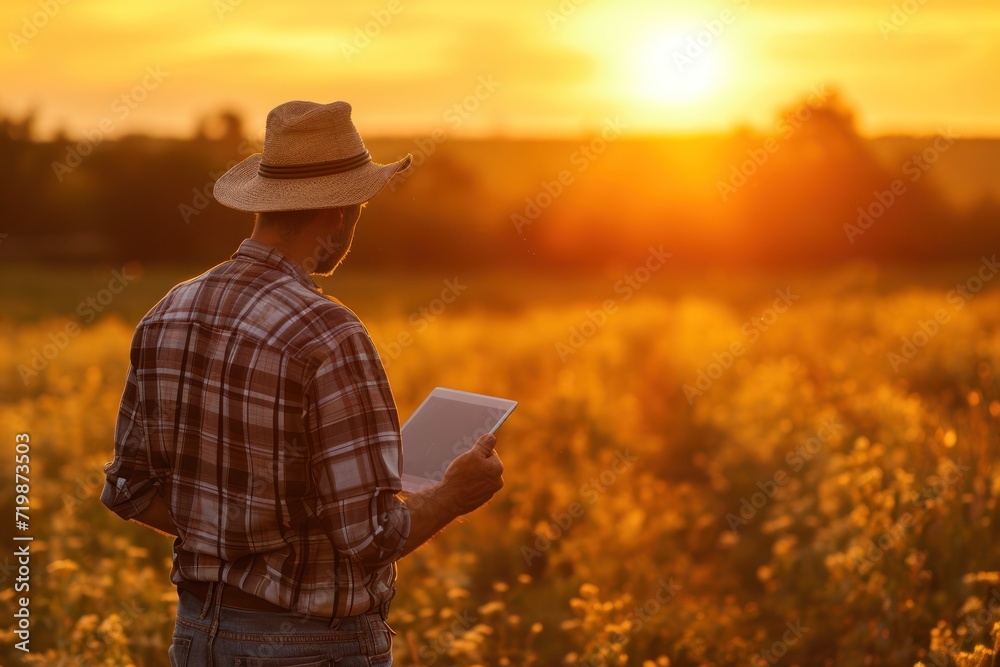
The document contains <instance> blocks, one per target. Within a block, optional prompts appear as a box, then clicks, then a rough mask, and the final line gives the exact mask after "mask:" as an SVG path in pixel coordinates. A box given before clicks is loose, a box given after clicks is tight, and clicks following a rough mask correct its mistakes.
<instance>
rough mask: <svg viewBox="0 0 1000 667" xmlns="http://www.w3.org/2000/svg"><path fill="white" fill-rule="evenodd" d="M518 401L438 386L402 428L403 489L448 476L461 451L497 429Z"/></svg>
mask: <svg viewBox="0 0 1000 667" xmlns="http://www.w3.org/2000/svg"><path fill="white" fill-rule="evenodd" d="M516 405H517V401H510V400H507V399H506V398H496V397H494V396H485V395H483V394H473V393H470V392H468V391H459V390H458V389H445V388H443V387H435V388H434V390H433V391H432V392H431V393H430V394H429V395H428V396H427V398H425V399H424V402H423V403H421V404H420V405H419V406H418V407H417V409H416V410H415V411H414V412H413V414H412V415H411V416H410V418H409V419H407V420H406V423H405V424H403V427H402V429H400V435H401V436H402V440H403V474H402V482H403V491H406V492H414V491H422V490H424V489H428V488H430V487H432V486H434V485H435V484H437V483H438V482H440V481H441V480H442V479H443V478H444V471H445V470H447V468H448V465H449V464H450V463H451V462H452V461H454V460H455V457H457V456H458V455H459V454H461V453H463V452H465V451H468V449H469V448H470V447H472V445H474V444H475V443H476V440H478V439H479V436H481V435H483V434H484V433H494V432H496V430H497V429H498V428H500V425H501V424H503V422H504V420H505V419H507V416H508V415H509V414H510V413H511V412H513V410H514V407H515V406H516Z"/></svg>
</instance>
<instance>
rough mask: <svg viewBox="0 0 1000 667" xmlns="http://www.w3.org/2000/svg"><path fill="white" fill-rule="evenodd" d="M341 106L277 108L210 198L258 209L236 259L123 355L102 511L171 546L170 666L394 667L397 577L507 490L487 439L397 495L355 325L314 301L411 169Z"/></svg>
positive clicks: (176, 293) (166, 308)
mask: <svg viewBox="0 0 1000 667" xmlns="http://www.w3.org/2000/svg"><path fill="white" fill-rule="evenodd" d="M350 114H351V107H350V106H349V105H348V104H346V103H345V102H334V103H332V104H326V105H321V104H315V103H311V102H289V103H286V104H282V105H280V106H278V107H277V108H275V109H273V110H272V111H271V112H270V114H268V117H267V125H266V131H265V137H264V151H263V154H256V155H253V156H250V157H249V158H247V159H246V160H244V161H243V162H241V163H240V164H238V165H236V166H235V167H233V168H232V169H231V170H230V171H228V172H227V173H226V174H224V175H223V176H222V177H221V178H220V179H219V180H218V182H217V183H216V184H215V197H216V199H217V200H218V201H219V202H221V203H222V204H225V205H226V206H230V207H232V208H235V209H238V210H241V211H250V212H257V218H256V222H255V225H254V229H253V233H252V235H251V236H250V238H249V239H246V240H244V241H243V243H242V244H241V245H240V247H239V249H238V250H237V251H236V253H235V254H234V255H233V256H232V258H231V260H230V261H229V262H224V263H222V264H220V265H218V266H216V267H215V268H213V269H211V270H209V271H208V272H206V273H205V274H203V275H201V276H199V277H197V278H194V279H192V280H189V281H186V282H183V283H181V284H179V285H177V286H176V287H174V288H173V289H172V290H170V292H169V293H168V294H167V295H166V296H165V297H164V298H163V299H162V300H161V301H160V302H159V303H158V304H157V305H156V306H154V307H153V308H152V310H150V311H149V313H147V314H146V316H145V317H144V318H143V319H142V321H141V322H140V323H139V325H138V327H137V328H136V332H135V336H134V338H133V340H132V347H131V354H130V362H131V363H130V366H129V371H128V379H127V383H126V386H125V392H124V395H123V396H122V402H121V409H120V412H119V416H118V424H117V427H116V430H115V459H114V461H113V462H112V463H109V464H108V465H106V466H105V472H106V474H107V484H106V485H105V488H104V492H103V494H102V496H101V500H102V502H103V503H104V504H105V505H107V506H108V508H110V509H111V510H112V511H114V512H115V513H117V514H118V515H119V516H121V517H122V518H123V519H126V520H128V519H131V520H134V521H137V522H139V523H142V524H144V525H146V526H149V527H151V528H153V529H155V530H158V531H160V532H163V533H165V534H168V535H171V536H175V537H176V539H175V540H174V554H173V565H172V567H171V571H170V581H171V582H173V583H174V584H176V585H177V588H178V596H179V602H178V609H177V619H176V624H175V627H174V637H173V642H172V645H171V647H170V661H171V662H170V664H171V665H174V666H186V665H212V664H215V665H219V666H220V667H221V666H225V667H229V666H230V665H271V666H272V667H277V666H290V665H302V666H306V665H313V666H319V665H332V664H333V663H334V662H335V661H336V664H337V665H343V666H349V665H389V664H390V663H391V650H390V649H391V640H392V638H391V635H393V634H395V632H393V630H392V629H391V628H390V627H389V626H388V624H387V623H386V616H387V612H388V606H389V601H390V600H391V598H392V597H393V595H394V594H395V590H396V589H395V578H396V568H395V562H396V561H397V560H398V559H400V558H401V557H403V556H405V555H407V554H408V553H410V552H411V551H413V550H414V549H416V548H417V547H418V546H420V545H421V544H422V543H424V542H425V541H426V540H428V539H429V538H430V537H432V536H433V535H434V534H435V533H437V532H438V531H440V530H441V529H442V528H444V526H446V525H447V524H448V523H450V522H451V521H452V520H453V519H455V518H456V517H458V516H460V515H462V514H465V513H468V512H471V511H472V510H474V509H476V508H477V507H479V506H481V505H482V504H483V503H485V502H486V501H487V500H489V499H490V498H491V497H492V496H493V494H495V493H496V492H497V491H498V490H499V489H500V487H501V486H502V485H503V479H502V477H501V474H502V472H503V465H502V464H501V462H500V460H499V458H498V457H497V455H496V454H495V453H494V452H493V446H494V444H495V440H494V438H493V436H492V435H484V436H483V437H482V438H480V439H479V440H478V441H477V442H476V444H475V445H474V446H473V447H472V449H470V450H469V451H468V452H466V453H465V454H463V455H461V456H459V457H458V458H457V459H456V460H455V461H454V462H453V463H452V464H451V466H450V467H449V468H448V470H447V471H446V473H445V476H444V479H443V480H442V482H441V483H440V484H438V485H437V486H435V487H434V488H432V489H428V490H427V491H423V492H420V493H417V494H413V495H412V496H410V497H409V498H406V499H405V500H404V499H402V498H401V497H400V496H399V495H397V494H399V493H400V491H401V485H400V470H401V467H402V466H401V457H402V452H401V443H400V435H399V422H398V417H397V414H396V408H395V404H394V402H393V398H392V393H391V392H390V389H389V384H388V381H387V380H386V376H385V372H384V370H383V367H382V364H381V362H380V361H379V357H378V354H377V352H376V350H375V346H374V345H373V343H372V341H371V339H370V338H369V336H368V333H367V331H366V330H365V328H364V326H363V325H362V324H361V322H360V321H359V320H358V318H357V316H355V314H354V313H353V312H351V311H350V310H348V309H347V308H346V307H344V306H343V305H342V304H340V303H339V302H338V301H335V300H333V299H331V298H328V297H326V296H324V295H323V294H322V291H321V290H320V289H319V287H317V286H316V284H315V282H313V280H312V278H310V276H309V274H311V273H313V274H321V275H329V274H330V273H332V272H333V270H334V269H335V268H336V267H337V265H338V264H339V263H340V262H341V261H342V260H343V259H344V257H345V256H346V255H347V252H348V250H349V249H350V245H351V241H352V239H353V237H354V230H355V227H356V225H357V224H358V219H359V216H360V214H361V209H362V207H363V206H364V204H365V203H366V202H367V201H369V200H370V199H371V198H372V197H374V196H375V195H376V194H377V193H378V192H379V191H380V190H381V189H382V188H383V187H384V186H385V184H386V183H387V182H388V181H389V179H390V178H392V177H393V175H395V174H396V173H397V172H399V171H401V170H403V169H406V168H407V167H408V166H409V164H410V161H411V159H412V158H411V156H410V155H407V156H406V157H405V158H403V159H402V160H399V161H398V162H394V163H392V164H386V165H382V164H376V163H374V162H372V160H371V157H370V156H369V155H368V151H367V150H365V147H364V144H363V142H362V140H361V137H360V136H359V135H358V132H357V130H356V129H355V127H354V124H353V122H352V121H351V115H350Z"/></svg>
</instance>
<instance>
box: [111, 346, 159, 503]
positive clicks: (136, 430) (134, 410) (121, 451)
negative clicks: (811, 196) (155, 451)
mask: <svg viewBox="0 0 1000 667" xmlns="http://www.w3.org/2000/svg"><path fill="white" fill-rule="evenodd" d="M104 474H105V477H106V481H105V483H104V490H103V491H102V492H101V502H102V503H104V505H105V506H106V507H107V508H108V509H110V510H111V511H112V512H114V513H115V514H117V515H118V516H120V517H121V518H123V519H125V520H126V521H127V520H129V519H133V518H135V517H136V516H138V515H139V514H141V513H142V512H143V511H144V510H145V509H146V508H147V507H149V504H150V503H151V502H152V501H153V496H154V495H155V494H156V493H157V491H158V489H159V487H160V486H161V481H160V480H159V479H158V478H156V477H155V476H154V475H153V474H152V473H151V470H150V466H149V454H148V450H147V442H146V437H145V428H144V424H143V415H142V405H141V401H140V400H139V385H138V382H137V380H136V373H135V367H134V366H133V365H131V364H130V365H129V369H128V379H127V380H126V382H125V391H124V393H123V394H122V400H121V406H120V407H119V409H118V423H117V424H116V426H115V459H114V461H111V462H109V463H107V464H105V466H104Z"/></svg>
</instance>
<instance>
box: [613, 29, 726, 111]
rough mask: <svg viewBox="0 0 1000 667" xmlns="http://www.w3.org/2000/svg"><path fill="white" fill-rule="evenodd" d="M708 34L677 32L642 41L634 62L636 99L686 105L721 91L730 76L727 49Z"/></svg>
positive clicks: (632, 65) (632, 70) (632, 66)
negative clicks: (727, 66) (728, 73)
mask: <svg viewBox="0 0 1000 667" xmlns="http://www.w3.org/2000/svg"><path fill="white" fill-rule="evenodd" d="M706 35H708V37H705V36H704V35H700V34H696V33H691V32H687V31H677V32H671V33H665V34H659V35H654V36H652V37H650V38H647V39H645V40H643V41H641V42H640V43H639V44H638V46H637V48H636V50H635V55H634V58H633V61H632V63H631V72H632V77H631V78H632V89H633V91H634V94H635V96H636V97H637V98H639V99H641V100H643V101H646V102H653V103H660V104H671V105H679V104H682V105H686V104H693V103H696V102H699V101H702V100H704V99H706V98H708V97H711V96H713V95H715V94H716V93H718V92H720V91H721V90H722V88H723V86H724V85H725V79H726V74H727V72H726V61H727V58H726V52H725V46H724V45H723V44H721V43H715V41H714V40H713V39H709V38H710V37H711V35H709V34H708V33H706ZM699 38H700V39H699Z"/></svg>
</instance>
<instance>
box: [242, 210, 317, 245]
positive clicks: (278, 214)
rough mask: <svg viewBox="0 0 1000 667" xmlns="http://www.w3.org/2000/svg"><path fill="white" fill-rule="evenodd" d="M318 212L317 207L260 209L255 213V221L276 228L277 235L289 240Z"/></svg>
mask: <svg viewBox="0 0 1000 667" xmlns="http://www.w3.org/2000/svg"><path fill="white" fill-rule="evenodd" d="M318 212H319V210H318V209H303V210H300V211H261V212H259V213H257V222H258V223H259V224H261V225H263V226H266V227H271V228H273V229H276V230H277V232H278V236H280V237H281V238H282V239H283V240H285V241H291V240H292V239H294V238H295V237H296V236H298V235H299V233H300V232H301V231H302V230H303V229H304V228H305V226H306V225H308V224H309V222H310V221H311V220H312V219H313V218H315V217H316V214H317V213H318Z"/></svg>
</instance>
